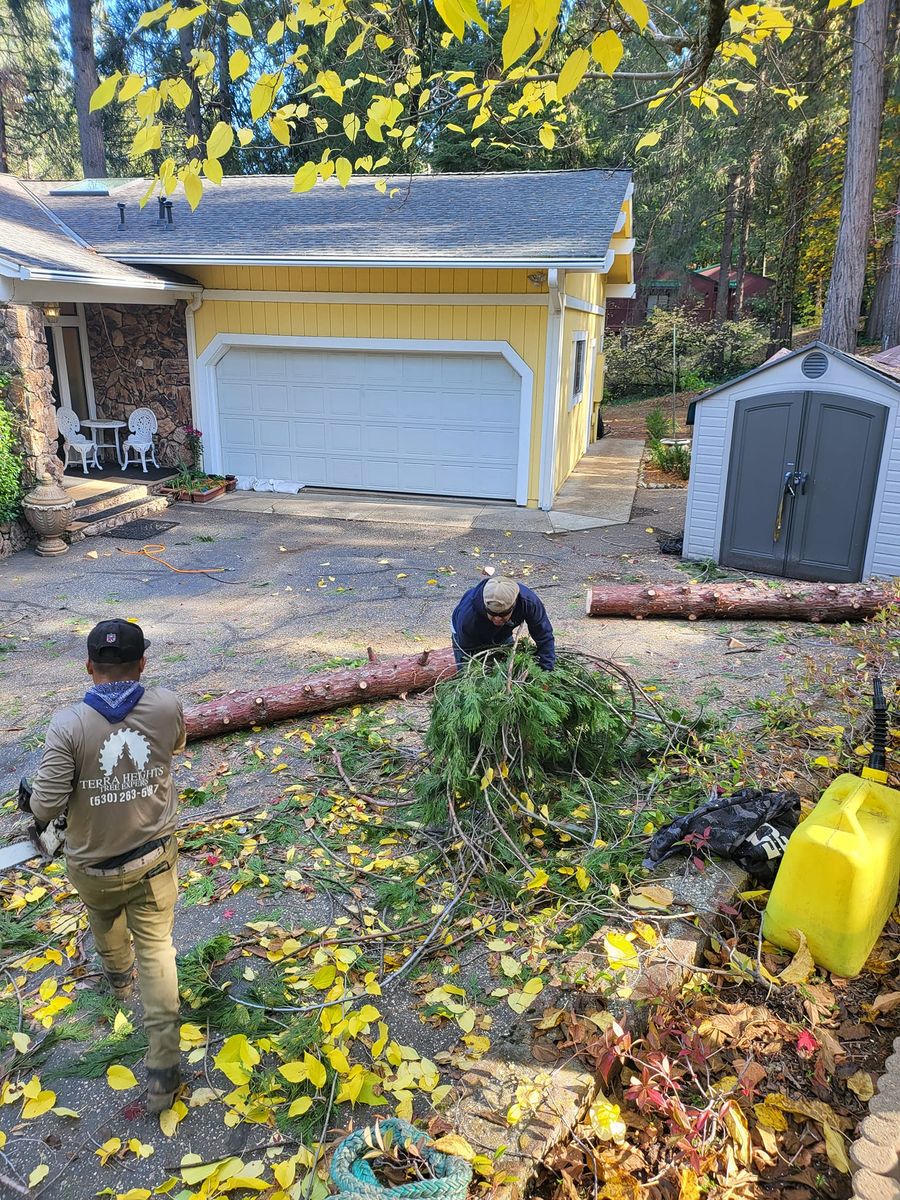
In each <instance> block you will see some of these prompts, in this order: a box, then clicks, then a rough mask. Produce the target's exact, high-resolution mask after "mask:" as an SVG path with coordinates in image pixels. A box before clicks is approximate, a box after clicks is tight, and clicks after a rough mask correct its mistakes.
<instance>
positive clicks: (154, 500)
mask: <svg viewBox="0 0 900 1200" xmlns="http://www.w3.org/2000/svg"><path fill="white" fill-rule="evenodd" d="M168 507H169V502H168V500H167V499H166V498H165V496H144V497H143V498H139V499H137V500H131V501H128V502H126V503H125V504H119V505H117V506H116V507H114V508H108V509H105V510H103V511H101V512H99V513H95V514H94V515H93V516H88V517H87V518H86V519H83V520H82V519H79V518H77V517H76V519H75V520H74V521H73V522H72V524H71V525H70V526H69V536H70V539H71V540H72V541H73V542H74V541H80V540H81V539H82V538H86V537H96V536H97V534H98V533H108V532H109V531H110V530H111V529H116V528H117V527H118V526H119V525H124V524H125V522H126V521H136V520H137V519H138V518H139V517H154V516H159V515H160V514H162V513H164V512H166V510H167V509H168Z"/></svg>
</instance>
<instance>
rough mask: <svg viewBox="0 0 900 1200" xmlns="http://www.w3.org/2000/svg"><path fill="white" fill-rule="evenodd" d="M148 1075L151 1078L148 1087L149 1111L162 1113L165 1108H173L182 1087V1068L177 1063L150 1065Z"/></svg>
mask: <svg viewBox="0 0 900 1200" xmlns="http://www.w3.org/2000/svg"><path fill="white" fill-rule="evenodd" d="M147 1075H148V1076H149V1079H150V1086H149V1087H148V1089H147V1111H148V1112H152V1113H161V1112H163V1110H164V1109H167V1108H171V1107H172V1103H173V1101H174V1100H175V1096H176V1095H177V1093H178V1089H179V1088H180V1087H181V1068H180V1067H179V1066H178V1064H177V1063H176V1065H175V1066H174V1067H149V1068H148V1069H147Z"/></svg>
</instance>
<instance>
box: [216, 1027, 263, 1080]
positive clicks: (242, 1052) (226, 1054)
mask: <svg viewBox="0 0 900 1200" xmlns="http://www.w3.org/2000/svg"><path fill="white" fill-rule="evenodd" d="M258 1062H259V1051H258V1050H257V1049H256V1047H255V1046H251V1045H250V1042H249V1041H248V1040H247V1038H246V1037H245V1035H244V1034H243V1033H235V1034H232V1036H231V1037H229V1038H226V1040H225V1043H224V1044H223V1046H222V1049H221V1050H220V1051H219V1053H218V1054H217V1055H216V1057H215V1058H214V1059H213V1063H214V1065H215V1066H216V1067H217V1068H218V1069H219V1070H220V1071H221V1072H222V1074H223V1075H224V1076H225V1077H226V1079H230V1080H231V1082H232V1083H233V1084H234V1085H235V1087H241V1086H242V1085H243V1084H245V1083H247V1082H248V1081H249V1079H250V1075H251V1073H252V1071H253V1068H254V1067H255V1066H256V1064H257V1063H258Z"/></svg>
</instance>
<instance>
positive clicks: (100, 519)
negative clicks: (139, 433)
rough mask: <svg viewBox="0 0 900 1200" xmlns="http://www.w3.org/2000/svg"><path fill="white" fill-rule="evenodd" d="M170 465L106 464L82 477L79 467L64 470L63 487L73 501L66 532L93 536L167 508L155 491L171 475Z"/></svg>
mask: <svg viewBox="0 0 900 1200" xmlns="http://www.w3.org/2000/svg"><path fill="white" fill-rule="evenodd" d="M173 474H174V472H173V471H172V469H171V468H160V469H157V468H154V467H148V468H147V474H146V475H145V474H144V472H143V471H141V469H140V467H137V468H134V467H129V468H128V469H127V470H124V471H123V470H122V469H121V468H119V467H106V468H104V469H103V470H100V471H96V470H95V471H91V473H90V474H89V475H88V476H87V477H85V476H84V475H82V473H81V472H80V471H77V472H74V473H73V472H71V471H69V472H67V473H66V474H65V475H64V476H63V480H62V483H63V487H64V488H65V489H66V491H67V492H68V494H69V495H70V496H71V497H72V499H73V500H74V501H75V511H74V512H73V514H72V524H71V525H70V527H69V533H70V534H71V535H73V536H74V537H75V538H81V537H93V536H95V535H96V534H98V533H104V532H106V531H107V530H109V529H115V528H116V527H117V526H119V525H123V524H124V523H125V522H126V521H135V520H137V519H138V518H139V517H149V516H153V515H156V514H159V513H162V512H165V510H166V509H167V508H168V503H169V502H168V500H166V498H165V497H164V496H160V495H159V494H158V492H159V488H160V487H162V486H163V484H164V483H165V482H166V481H167V480H168V479H171V478H172V476H173Z"/></svg>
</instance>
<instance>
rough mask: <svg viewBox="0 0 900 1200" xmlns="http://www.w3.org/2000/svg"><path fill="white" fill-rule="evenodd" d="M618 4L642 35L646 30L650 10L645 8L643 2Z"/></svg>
mask: <svg viewBox="0 0 900 1200" xmlns="http://www.w3.org/2000/svg"><path fill="white" fill-rule="evenodd" d="M619 4H621V6H622V8H624V9H625V11H626V12H627V13H628V15H629V17H631V19H632V20H633V21H634V23H635V25H637V27H638V29H640V31H641V33H643V32H644V30H645V29H646V28H647V22H648V21H649V20H650V10H649V9H648V8H647V5H646V4H645V3H644V0H619Z"/></svg>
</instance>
